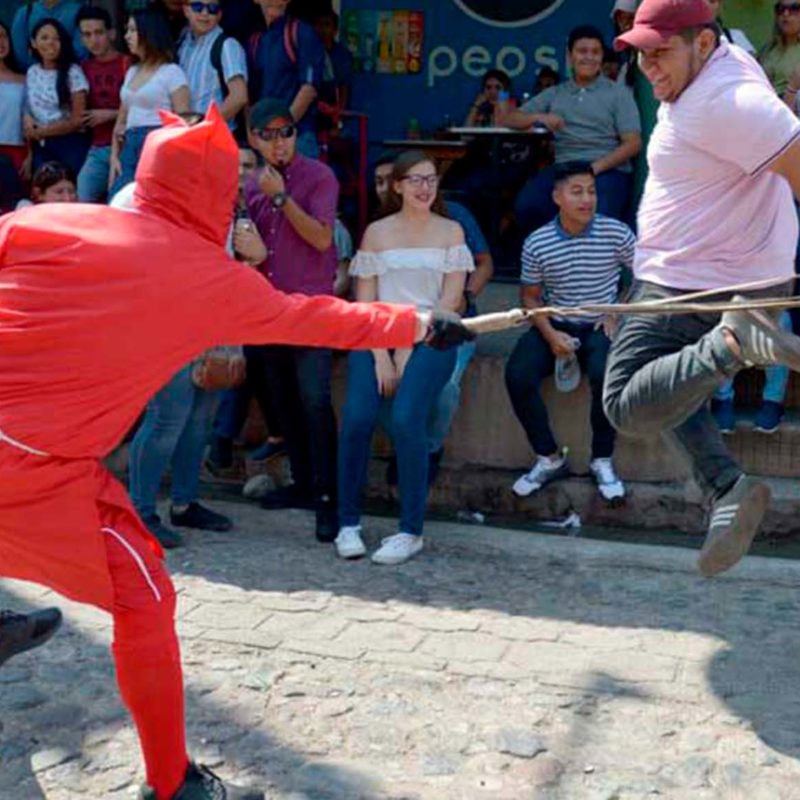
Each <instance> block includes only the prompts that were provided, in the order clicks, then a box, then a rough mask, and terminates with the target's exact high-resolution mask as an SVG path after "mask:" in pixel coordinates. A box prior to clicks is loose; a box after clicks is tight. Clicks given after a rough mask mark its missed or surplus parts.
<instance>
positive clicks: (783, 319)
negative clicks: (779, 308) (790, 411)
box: [714, 311, 792, 405]
mask: <svg viewBox="0 0 800 800" xmlns="http://www.w3.org/2000/svg"><path fill="white" fill-rule="evenodd" d="M778 322H779V323H780V326H781V328H783V330H785V331H790V330H791V329H792V318H791V316H790V315H789V312H788V311H784V312H783V313H782V314H781V316H780V319H779V320H778ZM764 373H765V375H766V377H767V381H766V383H765V384H764V391H763V392H762V394H761V399H762V401H764V402H765V403H766V402H771V403H778V404H779V405H783V401H784V399H785V398H786V387H787V386H788V384H789V368H788V367H784V366H780V365H779V366H776V367H767V368H766V369H765V370H764ZM733 395H734V391H733V381H725V383H723V384H722V386H720V387H719V389H717V391H716V392H714V399H715V400H723V401H724V400H731V401H732V400H733Z"/></svg>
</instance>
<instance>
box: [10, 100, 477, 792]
mask: <svg viewBox="0 0 800 800" xmlns="http://www.w3.org/2000/svg"><path fill="white" fill-rule="evenodd" d="M237 161H238V151H237V147H236V143H235V141H234V139H233V137H232V136H231V133H230V131H229V130H228V127H227V125H225V123H224V121H223V120H222V118H221V117H220V115H219V113H218V112H217V111H216V109H215V108H212V109H211V110H210V111H209V114H208V116H207V118H206V120H205V121H204V122H201V123H200V124H198V125H195V126H194V127H189V126H188V125H186V123H184V122H183V121H182V120H179V119H178V118H176V117H171V118H170V119H169V120H168V121H167V124H166V125H165V127H164V128H162V129H159V130H158V131H155V132H153V133H151V134H150V136H149V137H148V139H147V144H146V145H145V148H144V151H143V154H142V158H141V162H140V164H139V167H138V170H137V173H136V183H137V186H136V192H135V197H134V210H133V211H123V210H119V209H113V208H107V207H104V206H96V205H92V206H89V205H83V204H64V205H61V206H56V205H40V206H34V207H31V208H26V209H23V210H21V211H17V212H15V213H13V214H9V215H6V216H4V217H2V218H0V571H2V574H3V575H4V576H8V577H11V578H19V579H23V580H29V581H34V582H36V583H39V584H43V585H45V586H48V587H50V588H51V589H54V590H56V591H57V592H60V593H61V594H64V595H66V596H67V597H70V598H72V599H74V600H77V601H80V602H84V603H89V604H92V605H95V606H98V607H100V608H102V609H104V610H106V611H108V612H110V613H111V614H112V615H113V622H114V643H113V646H112V650H113V655H114V660H115V664H116V674H117V680H118V683H119V688H120V692H121V695H122V698H123V700H124V702H125V704H126V706H127V708H128V709H129V711H130V713H131V716H132V717H133V721H134V723H135V725H136V728H137V731H138V734H139V739H140V742H141V748H142V753H143V756H144V762H145V768H146V776H147V784H148V785H147V786H145V787H143V789H142V794H141V797H142V798H147V799H148V800H168V799H171V800H207V799H208V798H212V797H220V796H225V797H227V798H229V800H248V799H249V798H253V799H255V798H262V797H263V794H262V793H261V792H256V791H250V790H246V789H238V788H236V787H232V786H226V785H225V784H223V783H222V781H221V780H220V779H219V778H218V777H217V776H215V775H214V774H213V773H211V772H210V771H208V770H207V769H206V768H204V767H200V766H197V765H195V764H194V763H192V762H190V760H189V758H188V756H187V754H186V742H185V733H184V706H183V703H184V700H183V677H182V673H181V666H180V654H179V648H178V640H177V637H176V634H175V627H174V612H175V590H174V588H173V585H172V582H171V580H170V578H169V575H168V574H167V570H166V568H165V566H164V562H163V553H162V551H161V547H160V546H159V544H158V542H157V541H156V540H155V539H154V538H153V537H152V536H151V535H150V534H149V533H148V531H147V529H146V527H145V526H144V524H143V523H142V521H141V520H140V519H139V517H138V516H137V515H136V512H135V511H134V508H133V505H132V504H131V502H130V500H129V498H128V495H127V494H126V492H125V489H124V488H123V486H122V485H121V484H120V483H119V482H118V481H117V480H116V479H115V478H114V477H113V476H112V475H111V474H109V472H108V471H107V470H106V469H105V468H104V467H103V465H102V463H101V459H102V458H103V457H104V456H106V455H108V453H110V452H111V450H112V449H113V448H114V447H115V445H116V444H117V443H118V442H119V441H120V440H121V438H122V437H123V435H124V434H125V432H126V431H127V430H128V429H129V428H130V427H131V425H132V424H133V423H134V421H135V420H136V418H137V417H138V415H139V413H140V412H141V410H142V408H143V407H144V405H145V403H146V401H147V400H148V398H149V397H150V396H152V395H153V393H154V392H155V391H156V390H157V389H159V387H160V386H161V385H163V384H164V383H165V382H166V380H167V379H168V378H169V377H170V376H171V375H173V374H174V373H175V371H176V370H177V369H178V368H179V367H181V366H182V365H184V364H186V363H187V362H189V361H190V360H191V359H192V358H193V357H195V356H197V355H198V354H199V353H201V352H203V351H204V350H206V349H208V348H209V347H212V346H215V345H220V344H237V343H252V344H262V343H279V344H297V345H306V346H326V347H335V348H345V349H357V348H393V347H411V346H412V343H413V342H415V341H419V340H421V339H423V338H424V339H426V341H428V343H429V344H431V345H432V346H438V347H442V346H447V345H451V344H458V343H460V342H461V341H464V340H465V339H469V338H472V334H470V333H469V332H468V331H467V330H466V329H465V328H464V327H463V326H462V325H461V323H460V322H459V321H458V319H457V318H453V317H452V316H446V315H436V314H434V315H432V316H428V315H423V314H418V313H417V312H416V311H415V310H414V309H413V308H411V307H399V306H388V305H382V304H380V303H371V304H367V305H364V304H358V303H353V304H348V303H346V302H343V301H341V300H337V299H335V298H332V297H306V296H302V295H285V294H282V293H281V292H278V291H277V290H275V289H274V288H273V287H272V286H271V285H270V284H269V283H268V282H267V280H266V279H265V278H264V277H262V276H261V275H260V274H259V273H258V272H256V271H255V270H252V269H250V268H248V267H246V266H244V265H242V264H240V263H238V262H236V261H234V260H233V259H231V258H229V257H228V256H227V255H226V253H225V249H224V246H225V241H226V237H227V235H228V229H229V227H230V224H231V220H232V216H233V208H234V201H235V198H236V192H237Z"/></svg>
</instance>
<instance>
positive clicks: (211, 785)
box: [139, 764, 265, 800]
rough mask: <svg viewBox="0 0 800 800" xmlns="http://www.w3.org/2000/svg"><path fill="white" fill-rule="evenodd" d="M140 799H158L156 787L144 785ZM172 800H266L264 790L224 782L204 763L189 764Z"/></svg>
mask: <svg viewBox="0 0 800 800" xmlns="http://www.w3.org/2000/svg"><path fill="white" fill-rule="evenodd" d="M139 798H140V800H156V793H155V790H154V789H151V788H150V787H149V786H143V787H142V789H141V791H140V792H139ZM170 800H265V797H264V792H260V791H257V790H256V789H243V788H241V787H240V786H232V785H231V784H229V783H224V782H223V780H222V778H220V777H219V775H216V774H215V773H213V772H212V771H211V770H210V769H209V768H208V767H204V766H203V765H202V764H189V767H188V769H187V770H186V777H185V778H184V779H183V785H182V786H181V787H180V789H178V791H177V792H175V794H174V795H172V797H171V798H170Z"/></svg>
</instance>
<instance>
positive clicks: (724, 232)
mask: <svg viewBox="0 0 800 800" xmlns="http://www.w3.org/2000/svg"><path fill="white" fill-rule="evenodd" d="M798 137H800V120H798V119H797V118H796V117H795V116H794V114H792V112H791V110H790V109H789V108H788V106H786V105H785V104H784V103H783V102H782V101H781V100H780V98H778V96H777V95H776V94H775V91H774V90H773V88H772V86H771V85H770V83H769V81H768V80H767V77H766V75H765V74H764V72H763V71H762V69H761V67H760V66H759V65H758V64H757V63H756V61H755V60H753V59H752V58H751V57H750V56H748V55H747V54H746V53H745V52H744V51H743V50H741V49H740V48H738V47H730V46H729V45H727V44H726V43H724V42H723V43H722V44H721V45H720V46H719V48H717V50H716V51H715V53H714V54H713V55H712V56H711V58H710V59H709V61H708V63H707V64H706V65H705V67H704V68H703V70H702V71H701V72H700V74H699V75H698V76H697V78H695V80H694V81H693V82H692V83H691V84H690V86H689V87H688V88H687V89H686V90H685V91H684V92H683V94H682V95H681V96H680V97H679V98H678V100H677V101H676V102H674V103H662V104H661V107H660V108H659V110H658V124H657V125H656V127H655V129H654V131H653V135H652V138H651V139H650V146H649V147H648V151H647V161H648V166H649V168H650V172H649V175H648V178H647V183H646V184H645V190H644V196H643V197H642V202H641V205H640V206H639V241H638V244H637V247H636V257H635V260H634V267H633V269H634V274H635V276H636V277H637V278H638V279H640V280H646V281H651V282H653V283H657V284H660V285H662V286H669V287H672V288H675V289H720V288H724V287H726V286H732V285H735V284H739V283H749V282H752V281H760V280H764V281H767V280H775V281H776V282H779V281H780V280H787V281H788V280H790V279H791V278H793V277H794V258H795V252H796V249H797V234H798V226H797V215H796V213H795V207H794V201H793V196H792V190H791V189H790V188H789V184H788V183H787V181H786V180H784V179H783V178H782V177H780V176H778V175H776V174H774V173H773V172H770V171H769V165H770V164H771V163H772V162H773V161H774V160H775V159H776V158H777V157H778V156H780V155H781V153H783V152H784V151H785V150H786V149H787V148H788V147H789V146H790V145H792V144H793V143H794V142H795V141H796V140H797V139H798Z"/></svg>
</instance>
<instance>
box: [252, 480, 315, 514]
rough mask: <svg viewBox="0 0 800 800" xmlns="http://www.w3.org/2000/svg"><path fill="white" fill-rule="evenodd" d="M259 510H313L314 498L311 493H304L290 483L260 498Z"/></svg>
mask: <svg viewBox="0 0 800 800" xmlns="http://www.w3.org/2000/svg"><path fill="white" fill-rule="evenodd" d="M261 508H266V509H270V510H271V509H279V508H303V509H306V510H309V509H312V508H314V498H313V496H312V495H311V492H304V491H303V490H301V489H298V488H297V485H296V484H294V483H290V484H289V485H288V486H279V487H278V488H277V489H273V490H272V491H271V492H269V493H268V494H266V495H264V497H262V498H261Z"/></svg>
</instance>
